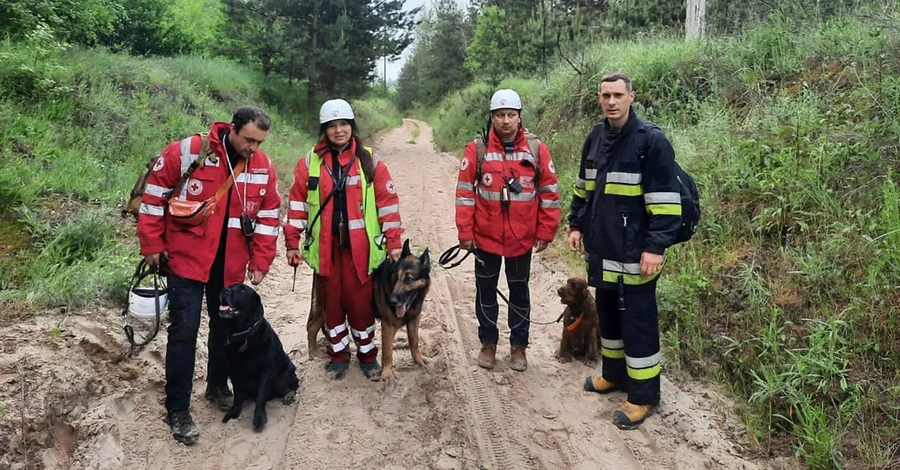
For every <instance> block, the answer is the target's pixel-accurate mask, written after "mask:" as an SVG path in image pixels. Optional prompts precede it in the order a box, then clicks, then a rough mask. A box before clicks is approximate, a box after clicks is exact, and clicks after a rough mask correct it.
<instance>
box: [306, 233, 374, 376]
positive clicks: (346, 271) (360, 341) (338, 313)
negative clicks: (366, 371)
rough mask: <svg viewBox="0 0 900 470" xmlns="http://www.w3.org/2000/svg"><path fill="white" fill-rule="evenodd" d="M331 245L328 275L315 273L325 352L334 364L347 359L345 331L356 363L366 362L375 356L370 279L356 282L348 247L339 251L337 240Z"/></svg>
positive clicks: (348, 357) (348, 358)
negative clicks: (320, 290) (323, 315)
mask: <svg viewBox="0 0 900 470" xmlns="http://www.w3.org/2000/svg"><path fill="white" fill-rule="evenodd" d="M334 246H335V247H334V249H333V251H332V256H333V260H334V261H333V263H332V270H331V275H330V276H328V277H321V276H319V275H318V274H316V285H318V286H321V288H322V304H323V305H322V306H323V308H324V310H325V336H326V337H327V338H328V342H329V345H328V355H329V356H330V357H331V362H334V363H342V362H350V338H349V337H348V334H349V335H352V336H353V341H354V342H355V343H356V350H357V351H356V357H357V358H358V359H359V362H360V363H363V364H367V363H370V362H372V361H374V360H375V359H376V358H377V356H378V348H376V347H375V310H373V306H372V279H371V278H369V280H368V281H366V282H365V283H361V282H359V276H357V274H356V270H355V268H354V267H353V257H352V255H351V254H350V248H347V247H345V248H344V249H343V250H341V249H340V248H339V247H338V246H337V243H335V244H334ZM347 323H349V331H347V330H348V325H347Z"/></svg>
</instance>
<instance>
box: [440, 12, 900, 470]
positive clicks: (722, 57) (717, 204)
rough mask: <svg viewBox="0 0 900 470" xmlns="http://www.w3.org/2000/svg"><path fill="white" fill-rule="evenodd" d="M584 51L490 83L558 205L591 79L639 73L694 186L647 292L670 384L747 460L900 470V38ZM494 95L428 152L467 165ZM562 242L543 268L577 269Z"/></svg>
mask: <svg viewBox="0 0 900 470" xmlns="http://www.w3.org/2000/svg"><path fill="white" fill-rule="evenodd" d="M896 15H897V13H896V12H895V15H894V18H896ZM587 55H588V56H589V60H588V62H587V65H586V66H585V68H584V75H583V76H581V77H578V76H573V73H572V71H571V69H570V68H568V67H566V66H561V67H559V68H558V69H556V70H555V71H553V72H552V73H550V74H549V76H547V77H546V78H545V79H544V80H540V81H539V80H508V81H506V82H504V83H502V84H501V85H500V87H507V86H511V87H513V88H515V89H517V90H518V91H520V93H521V94H522V96H523V101H524V105H525V109H524V111H523V124H524V125H525V126H526V127H528V128H530V130H532V131H534V132H536V133H537V134H538V135H539V136H541V137H542V138H543V139H544V140H545V142H547V143H548V145H549V147H550V150H551V153H552V155H553V158H554V163H555V165H556V168H557V171H558V174H559V177H560V188H561V189H562V198H563V202H564V205H567V203H568V201H569V200H570V198H571V192H570V189H569V188H571V187H572V183H573V182H574V178H575V173H576V171H577V164H578V159H579V157H580V153H581V147H582V143H583V139H584V136H585V135H586V134H587V131H588V130H589V129H590V127H591V126H593V125H594V124H595V123H597V122H599V120H600V118H601V116H600V109H599V106H598V104H597V102H596V89H597V85H598V80H599V77H600V76H601V75H602V74H603V73H606V72H609V71H613V70H622V71H624V72H626V73H628V74H629V75H630V76H631V77H632V79H633V81H634V86H635V89H636V91H637V102H636V104H635V106H634V109H635V111H636V112H637V113H638V114H639V115H640V116H641V117H643V118H645V119H649V120H652V121H654V122H657V123H658V124H660V125H661V126H662V127H663V129H664V130H665V132H666V134H667V135H668V137H669V138H670V140H671V141H672V144H673V146H674V147H675V150H676V155H677V158H678V161H679V162H680V163H681V165H682V166H683V167H684V168H685V169H687V170H688V171H689V172H691V173H692V175H693V176H694V179H695V180H696V182H697V185H698V187H699V189H700V193H701V204H702V206H703V210H704V212H703V218H702V220H701V228H700V231H699V232H698V234H697V235H696V236H695V238H694V240H692V241H691V242H689V243H687V244H685V245H681V246H677V247H674V248H672V249H670V250H669V251H668V253H667V256H668V257H669V261H670V262H669V263H668V266H669V267H668V268H667V270H666V273H665V275H664V276H663V277H662V280H661V282H660V286H659V292H660V293H659V298H660V325H661V330H662V337H663V347H664V349H665V351H666V353H667V358H668V361H669V362H670V363H671V366H670V367H669V370H673V371H675V373H677V374H689V375H692V376H695V377H702V378H708V379H714V380H718V381H721V382H724V383H726V384H728V385H729V386H730V387H731V390H732V391H733V392H734V394H735V396H736V397H737V398H738V403H743V405H741V406H740V407H739V411H740V413H741V416H742V418H743V421H744V423H745V424H746V426H747V429H748V434H747V436H748V439H749V441H750V443H751V444H753V445H754V446H755V447H756V448H757V450H759V451H764V452H772V453H776V454H794V455H796V456H798V457H800V458H801V459H802V460H803V462H804V463H806V464H807V465H808V466H809V467H810V468H817V469H818V468H822V469H825V468H888V467H892V466H896V465H900V457H898V455H896V452H895V451H896V449H897V448H898V446H900V406H898V405H897V403H898V401H897V398H898V395H900V375H898V374H897V372H896V371H897V370H898V368H900V291H898V287H897V286H898V283H897V279H898V278H900V251H898V250H897V246H898V244H900V192H898V189H897V181H898V177H897V175H896V172H897V168H898V167H900V164H898V162H900V144H898V143H897V142H898V141H897V135H900V119H898V117H900V116H898V113H900V34H898V32H897V31H896V29H890V28H882V27H878V26H875V25H870V24H866V23H861V22H859V21H858V20H855V19H845V18H836V19H834V20H832V21H830V22H828V23H827V24H824V25H820V26H817V27H814V28H808V27H807V28H801V27H795V26H793V25H791V24H787V23H786V22H774V23H771V24H768V25H763V26H761V27H759V28H757V29H754V30H751V31H748V32H746V33H745V34H743V35H741V36H739V37H735V38H730V39H716V40H710V41H704V42H694V43H685V42H683V41H682V40H680V38H679V39H675V40H667V39H664V38H663V39H653V40H647V39H642V40H640V41H637V40H636V41H630V42H610V43H604V44H602V45H597V46H595V47H593V48H592V49H591V50H589V51H587ZM492 91H493V90H491V89H490V88H489V87H487V86H486V85H484V84H474V85H472V86H470V87H468V88H466V89H464V90H461V91H459V92H454V93H452V94H450V95H448V96H447V97H445V98H444V100H443V102H442V103H440V105H438V106H436V109H435V111H434V112H433V113H432V116H431V117H430V120H431V122H432V123H434V134H435V138H436V140H437V143H438V145H439V146H441V147H442V148H444V149H446V150H451V151H455V152H460V151H461V150H462V147H463V146H464V145H465V143H466V142H467V141H469V140H471V139H472V138H473V137H474V136H475V134H476V132H477V131H478V130H479V129H480V128H483V127H484V126H485V125H486V122H487V111H486V107H487V103H488V100H489V98H490V95H491V93H492ZM564 217H565V214H564ZM563 225H565V224H563ZM564 236H565V234H564V233H560V236H559V237H558V242H557V244H556V245H557V246H556V247H555V248H554V249H555V252H556V253H559V254H561V255H562V256H564V257H565V259H567V260H568V261H570V262H571V263H572V265H573V269H576V270H583V269H584V264H583V262H582V260H581V259H580V258H578V257H575V256H572V255H571V254H567V253H565V248H564V247H562V246H561V245H562V244H563V240H564Z"/></svg>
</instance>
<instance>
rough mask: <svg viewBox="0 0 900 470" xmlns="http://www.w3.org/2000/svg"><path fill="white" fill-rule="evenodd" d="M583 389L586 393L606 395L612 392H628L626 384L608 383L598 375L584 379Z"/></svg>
mask: <svg viewBox="0 0 900 470" xmlns="http://www.w3.org/2000/svg"><path fill="white" fill-rule="evenodd" d="M584 389H585V390H586V391H588V392H596V393H599V394H601V395H606V394H607V393H612V392H626V391H628V384H627V383H615V382H610V381H609V380H606V379H604V378H603V377H601V376H599V375H592V376H590V377H588V378H586V379H584Z"/></svg>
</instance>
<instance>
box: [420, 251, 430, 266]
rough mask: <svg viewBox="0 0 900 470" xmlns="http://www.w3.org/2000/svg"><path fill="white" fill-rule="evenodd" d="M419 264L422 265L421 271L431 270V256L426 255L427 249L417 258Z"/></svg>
mask: <svg viewBox="0 0 900 470" xmlns="http://www.w3.org/2000/svg"><path fill="white" fill-rule="evenodd" d="M419 263H422V269H423V270H429V269H431V255H430V254H428V248H425V251H423V252H422V256H419Z"/></svg>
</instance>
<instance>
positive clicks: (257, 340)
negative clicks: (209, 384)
mask: <svg viewBox="0 0 900 470" xmlns="http://www.w3.org/2000/svg"><path fill="white" fill-rule="evenodd" d="M219 301H220V304H221V307H219V317H221V318H222V320H224V323H225V328H226V331H227V334H228V336H227V340H226V344H225V360H226V362H227V367H228V375H229V376H230V377H231V383H232V385H233V386H234V405H233V406H232V407H231V409H230V410H228V413H226V414H225V417H224V418H222V422H223V423H227V422H228V421H229V420H231V419H234V418H237V417H238V416H240V415H241V407H242V406H243V404H244V400H246V399H248V398H255V399H256V409H255V410H254V411H253V430H254V431H257V432H259V431H261V430H262V428H263V427H264V426H265V425H266V422H267V421H268V417H267V416H266V402H267V401H269V400H271V399H272V398H274V397H279V398H281V401H282V403H284V404H285V405H290V404H291V403H293V402H294V399H295V398H296V395H297V389H298V388H300V380H299V379H298V378H297V371H296V368H295V367H294V363H293V362H291V359H290V358H289V357H288V356H287V354H285V352H284V348H283V346H282V345H281V340H279V339H278V335H277V334H275V330H273V329H272V327H271V326H270V325H269V322H268V321H266V319H265V318H264V317H263V306H262V300H261V299H260V298H259V294H257V293H256V291H254V290H253V289H252V288H251V287H250V286H247V285H244V284H234V285H232V286H229V287H228V288H227V289H225V290H223V291H222V293H221V294H220V296H219Z"/></svg>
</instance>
